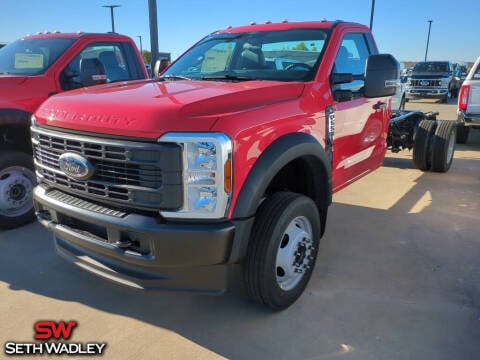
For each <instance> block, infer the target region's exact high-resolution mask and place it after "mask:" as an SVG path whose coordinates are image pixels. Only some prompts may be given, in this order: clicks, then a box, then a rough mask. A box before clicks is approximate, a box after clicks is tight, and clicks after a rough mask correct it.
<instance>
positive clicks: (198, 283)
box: [34, 185, 253, 293]
mask: <svg viewBox="0 0 480 360" xmlns="http://www.w3.org/2000/svg"><path fill="white" fill-rule="evenodd" d="M34 205H35V210H36V212H37V217H38V220H39V221H40V223H41V224H42V225H44V226H45V227H46V228H48V229H49V230H50V231H52V232H53V234H54V240H55V245H56V249H57V251H58V253H59V254H60V255H62V256H63V257H64V258H66V259H67V260H69V261H71V262H73V263H75V264H76V265H78V266H80V267H81V268H83V269H85V270H87V271H90V272H92V273H94V274H96V275H98V276H101V277H103V278H106V279H109V280H111V281H114V282H117V283H119V284H122V285H127V286H130V287H134V288H138V289H163V290H182V291H197V292H205V293H222V292H224V291H225V290H226V289H227V288H228V287H229V277H230V275H231V274H232V267H233V266H234V264H233V263H234V262H235V260H238V259H235V257H232V251H233V252H236V250H235V249H236V246H235V243H236V242H237V243H238V242H241V238H242V237H243V236H244V234H245V231H247V232H248V231H249V229H250V226H251V224H252V223H253V219H247V220H242V221H235V222H234V221H225V222H221V223H208V224H205V223H201V224H186V223H160V222H159V221H158V219H156V218H155V217H150V216H146V215H141V214H134V213H132V214H125V213H122V212H121V211H115V210H114V209H108V208H106V207H103V206H100V205H98V204H94V203H91V202H89V201H85V200H82V199H79V198H75V197H73V196H71V195H68V194H65V193H62V192H60V191H58V190H54V189H48V188H46V187H43V186H42V185H39V186H37V187H36V188H35V189H34Z"/></svg>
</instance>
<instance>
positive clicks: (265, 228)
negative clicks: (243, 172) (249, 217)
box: [245, 192, 321, 311]
mask: <svg viewBox="0 0 480 360" xmlns="http://www.w3.org/2000/svg"><path fill="white" fill-rule="evenodd" d="M320 234H321V225H320V215H319V212H318V209H317V207H316V205H315V203H314V202H313V201H312V200H311V199H310V198H308V197H306V196H304V195H300V194H296V193H291V192H278V193H274V194H273V195H271V196H269V197H267V199H266V200H265V201H264V202H263V203H262V204H261V206H260V208H259V209H258V211H257V215H256V219H255V224H254V227H253V230H252V235H251V238H250V242H249V245H248V250H247V258H246V262H245V284H246V289H247V292H248V295H249V296H250V298H251V299H253V300H254V301H256V302H258V303H260V304H262V305H265V306H267V307H269V308H271V309H273V310H276V311H278V310H283V309H285V308H287V307H288V306H290V305H292V304H293V303H294V302H295V301H296V300H297V299H298V298H299V297H300V295H301V294H302V292H303V291H304V289H305V287H306V286H307V283H308V281H309V279H310V276H311V274H312V271H313V268H314V266H315V261H316V258H317V252H318V245H319V242H320Z"/></svg>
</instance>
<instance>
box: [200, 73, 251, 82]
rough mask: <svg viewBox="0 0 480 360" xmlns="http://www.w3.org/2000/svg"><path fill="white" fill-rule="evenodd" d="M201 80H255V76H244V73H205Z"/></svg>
mask: <svg viewBox="0 0 480 360" xmlns="http://www.w3.org/2000/svg"><path fill="white" fill-rule="evenodd" d="M202 80H232V81H249V80H256V78H254V77H252V76H245V75H233V74H223V75H205V76H202Z"/></svg>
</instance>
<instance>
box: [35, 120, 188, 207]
mask: <svg viewBox="0 0 480 360" xmlns="http://www.w3.org/2000/svg"><path fill="white" fill-rule="evenodd" d="M32 144H33V151H34V158H35V165H36V169H37V174H38V175H39V177H40V179H41V180H42V181H44V182H46V183H47V184H50V185H54V186H55V187H58V188H60V189H63V190H68V191H69V192H73V193H76V194H84V195H86V196H89V197H91V198H95V199H99V200H103V201H104V202H108V201H113V202H116V203H120V204H123V203H124V204H128V206H129V207H138V208H141V209H148V208H157V209H158V207H159V205H160V204H161V203H162V201H163V200H164V198H165V196H163V195H164V194H163V192H164V191H162V189H163V188H164V181H163V180H164V178H163V169H162V159H163V160H164V161H163V162H165V159H166V157H171V155H172V154H176V152H172V149H171V148H166V147H165V146H164V145H162V144H158V143H142V142H132V141H118V140H109V139H101V138H95V137H89V136H88V137H87V136H76V135H73V134H64V133H59V132H57V131H50V130H44V129H40V128H36V127H32ZM67 152H70V153H76V154H80V155H81V156H83V157H84V158H85V159H87V160H88V161H89V162H90V163H91V164H92V165H93V166H94V168H95V171H94V175H93V176H92V177H91V178H90V179H88V180H85V181H83V180H76V179H73V178H70V177H68V176H66V175H65V174H64V173H63V171H62V170H61V169H60V166H59V157H60V156H61V155H62V154H64V153H67ZM171 162H172V161H171V159H170V163H171ZM178 162H179V165H180V158H179V159H178ZM169 166H170V167H171V165H169ZM167 167H168V166H167ZM167 170H170V172H168V171H167V173H168V174H167V180H168V181H167V182H168V185H170V186H172V171H171V169H167ZM173 175H174V176H173V178H174V179H178V180H179V181H178V184H175V182H173V184H174V185H175V186H177V187H178V186H179V184H180V172H179V171H176V172H175V171H174V172H173ZM167 187H168V186H167ZM176 193H177V192H176ZM176 193H175V194H176ZM178 193H180V192H178ZM169 200H170V202H172V200H173V203H174V204H177V203H179V204H180V201H181V199H172V198H171V197H170V198H169ZM167 206H169V204H167ZM170 206H171V205H170Z"/></svg>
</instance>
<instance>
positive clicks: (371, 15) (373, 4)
mask: <svg viewBox="0 0 480 360" xmlns="http://www.w3.org/2000/svg"><path fill="white" fill-rule="evenodd" d="M374 10H375V0H372V10H371V11H370V30H372V26H373V12H374Z"/></svg>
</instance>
